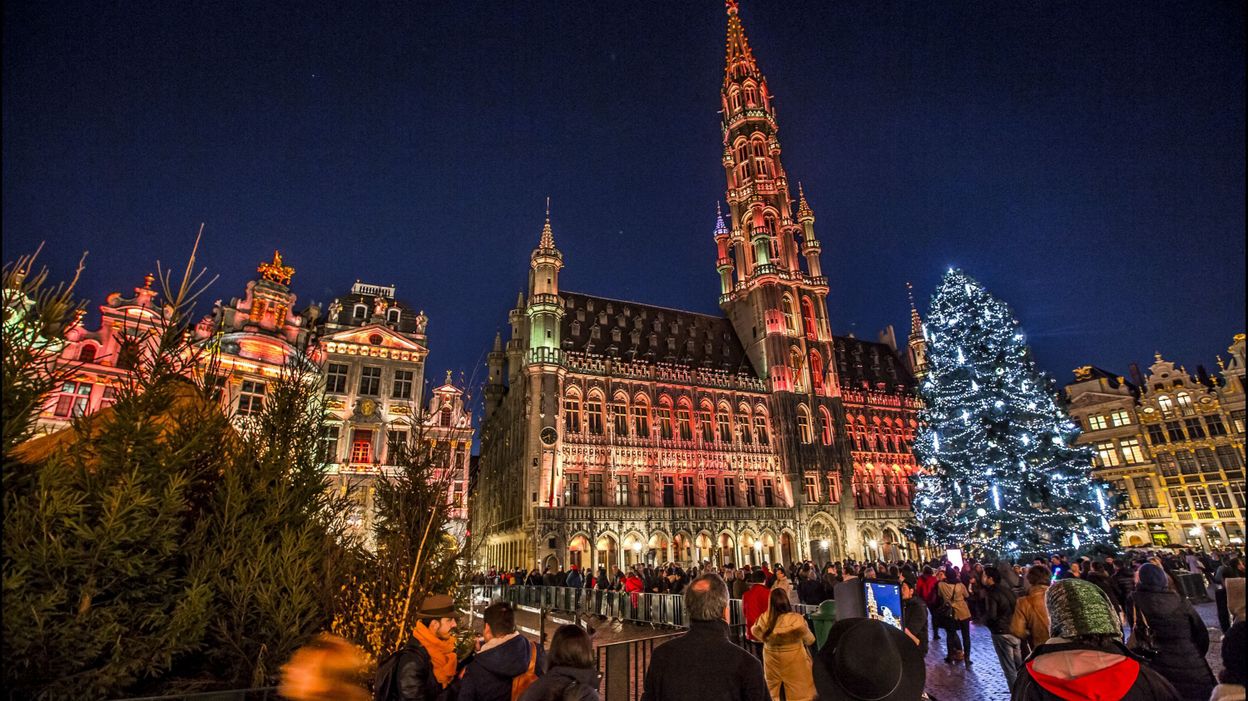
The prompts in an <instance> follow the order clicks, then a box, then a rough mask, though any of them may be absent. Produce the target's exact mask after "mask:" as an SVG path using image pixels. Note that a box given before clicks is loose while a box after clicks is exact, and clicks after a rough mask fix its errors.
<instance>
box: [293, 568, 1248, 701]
mask: <svg viewBox="0 0 1248 701" xmlns="http://www.w3.org/2000/svg"><path fill="white" fill-rule="evenodd" d="M1191 574H1194V575H1199V576H1200V577H1201V578H1202V583H1203V584H1205V585H1207V586H1212V587H1213V590H1214V593H1215V598H1216V601H1217V606H1218V619H1219V625H1220V627H1221V628H1222V630H1223V632H1224V638H1223V643H1222V657H1223V669H1222V672H1221V677H1220V678H1219V679H1215V678H1214V675H1213V672H1212V669H1211V668H1210V666H1209V664H1208V663H1207V661H1206V654H1207V653H1208V650H1209V646H1210V636H1209V632H1208V630H1207V628H1206V626H1205V623H1204V622H1203V620H1202V619H1201V618H1200V616H1199V615H1198V614H1197V612H1196V610H1195V609H1194V608H1193V607H1192V605H1191V603H1189V601H1188V598H1187V597H1186V596H1185V595H1184V594H1183V593H1181V592H1182V591H1183V588H1182V587H1181V586H1179V581H1178V579H1177V578H1178V577H1180V576H1183V575H1191ZM855 578H861V579H864V580H874V581H883V582H897V584H898V585H899V589H900V593H901V599H902V611H901V616H900V627H899V628H898V627H894V626H891V625H888V624H886V623H884V622H882V621H880V620H874V619H872V618H865V617H855V618H842V620H836V621H835V623H831V620H832V619H833V618H834V617H833V616H829V617H828V618H827V620H828V621H829V625H827V626H824V627H822V628H821V627H820V626H819V622H820V621H819V613H822V612H823V611H824V609H823V608H822V607H821V608H820V609H819V612H818V613H811V612H810V611H811V610H810V609H805V611H804V612H803V610H801V609H800V607H798V605H799V604H806V605H809V606H816V605H826V604H825V602H828V601H833V602H834V601H835V592H836V590H837V586H838V585H840V584H842V583H844V582H849V581H852V580H853V579H855ZM472 582H473V583H474V584H495V585H505V586H518V585H528V586H560V587H575V588H590V589H604V590H612V591H620V592H632V593H641V592H653V593H666V594H680V595H682V596H683V600H684V608H685V611H686V614H687V617H688V620H689V629H688V632H687V633H686V634H684V635H682V636H680V637H678V638H676V639H673V640H672V641H671V642H668V643H666V644H663V645H661V646H659V647H657V648H655V649H654V650H653V652H652V653H651V655H650V660H649V666H648V668H647V669H646V671H645V675H644V695H643V697H642V698H643V699H644V700H645V701H668V700H672V701H677V700H683V699H707V700H708V701H712V700H716V699H724V700H725V701H728V700H732V701H767V700H769V699H770V701H779V700H780V699H781V698H783V699H786V700H787V701H804V700H813V699H868V698H871V699H920V698H923V697H924V696H925V692H924V681H925V679H926V667H925V662H924V660H925V657H926V656H927V653H928V648H929V644H930V643H935V642H938V641H939V640H940V638H941V636H942V634H943V636H944V637H945V647H944V650H945V655H944V662H945V663H946V664H948V665H957V664H963V665H965V666H967V667H968V668H969V667H971V665H972V664H973V662H972V659H971V655H970V652H971V649H970V648H971V639H972V636H971V634H970V631H971V626H972V625H975V626H983V627H984V628H986V629H987V631H988V632H989V633H990V635H991V640H992V645H993V649H994V651H995V653H996V656H997V659H998V661H999V666H1000V668H1001V673H1002V675H1003V676H1004V678H1005V680H1006V683H1007V685H1008V686H1009V688H1010V689H1011V694H1012V697H1013V698H1014V699H1016V700H1019V701H1031V700H1033V699H1035V700H1040V699H1063V700H1067V701H1076V700H1082V699H1142V700H1150V699H1157V700H1166V701H1168V700H1170V699H1198V700H1200V701H1203V700H1204V699H1211V700H1212V701H1229V700H1232V699H1244V698H1245V696H1244V682H1245V676H1244V675H1245V660H1244V651H1243V644H1244V643H1243V639H1244V628H1245V623H1244V615H1245V611H1244V589H1243V584H1244V559H1243V557H1242V556H1238V555H1236V554H1234V553H1211V554H1196V553H1169V552H1167V553H1157V552H1137V553H1134V554H1132V555H1131V556H1129V557H1124V558H1114V557H1105V558H1101V559H1096V560H1093V559H1090V558H1078V559H1072V558H1070V557H1067V556H1065V555H1060V554H1058V555H1053V556H1052V557H1050V558H1048V559H1047V560H1046V559H1040V558H1037V559H1036V560H1034V561H1032V562H1030V563H1026V564H1022V563H1011V562H1006V561H996V562H992V563H987V562H977V561H975V560H968V561H967V562H965V563H964V564H961V565H960V566H957V565H954V564H953V563H951V562H948V561H932V562H929V563H926V564H923V563H915V562H910V561H906V562H894V563H884V562H869V563H859V562H854V561H843V562H832V563H825V564H823V565H816V564H815V563H813V562H802V563H794V564H793V565H790V566H787V567H786V566H769V565H768V564H762V565H759V566H742V567H733V566H731V565H725V566H723V567H718V568H717V567H713V566H712V565H710V564H709V563H702V564H701V565H699V566H694V567H682V566H680V565H678V564H669V565H667V566H663V567H655V566H648V565H637V566H634V567H631V568H629V570H628V571H623V570H621V569H618V568H617V569H616V570H615V571H614V572H613V573H611V574H608V572H607V570H606V569H605V568H598V570H597V571H592V572H582V571H581V570H580V568H577V567H573V568H570V569H569V570H567V571H560V570H557V569H555V570H550V569H548V570H546V571H544V572H537V571H536V570H531V571H525V570H517V571H506V572H502V571H490V572H481V573H478V574H477V575H476V576H474V577H473V578H472ZM730 598H735V599H741V601H742V604H741V606H742V610H743V612H744V617H745V624H746V626H745V629H746V638H747V640H748V642H742V641H734V640H733V639H732V637H731V636H730V634H729V627H728V620H729V604H730V602H729V600H730ZM828 610H829V611H830V610H831V609H828ZM482 616H483V620H484V626H483V629H482V631H481V632H480V635H479V637H478V638H477V641H476V646H475V651H474V652H472V653H471V654H469V655H468V656H467V657H466V658H465V659H462V660H461V659H458V658H457V657H456V655H455V652H454V641H455V636H456V629H457V625H458V621H457V616H456V613H455V611H454V607H453V602H452V600H451V598H450V597H445V596H433V597H429V598H427V599H426V601H425V602H424V603H423V604H422V606H421V609H420V622H419V623H418V624H417V625H416V626H415V628H414V630H413V632H412V637H411V641H410V642H409V643H408V644H407V645H406V646H405V647H404V648H403V649H402V650H400V651H398V652H397V653H396V654H394V655H392V656H391V657H390V658H388V659H387V660H385V661H384V662H383V663H382V664H381V665H380V666H379V668H378V669H377V671H376V675H375V681H374V683H373V689H374V692H373V694H374V695H373V698H375V699H381V700H389V699H400V700H402V701H452V700H457V701H477V700H482V701H516V700H517V699H521V700H522V701H546V700H550V701H556V700H559V701H563V700H569V701H595V700H597V699H598V693H599V679H600V677H599V670H598V669H596V658H595V655H594V651H593V641H592V630H586V629H584V628H581V627H578V626H575V625H566V626H562V627H560V628H559V629H558V630H557V631H556V632H555V634H554V636H553V637H552V638H551V641H550V646H549V649H548V650H545V649H543V648H542V646H540V645H537V644H535V643H532V642H530V641H528V640H527V639H526V638H524V637H523V636H522V635H520V633H518V632H517V630H516V624H515V610H514V608H513V607H512V606H511V605H510V604H508V603H506V602H496V603H493V604H491V605H490V606H489V607H487V608H486V609H485V610H484V612H483V614H482ZM812 623H813V624H814V625H812ZM1128 632H1129V635H1128ZM316 645H317V646H318V647H316V648H315V649H316V650H320V651H324V650H326V649H329V648H327V647H326V643H325V641H318V643H316ZM752 646H753V647H754V648H755V649H753V650H751V649H750V648H751V647H752ZM322 656H323V653H322ZM318 659H319V658H318ZM295 662H296V661H295V660H292V663H291V665H290V666H289V667H288V671H287V675H286V678H287V681H286V682H284V689H286V691H283V692H282V693H284V694H286V695H288V696H289V697H290V698H298V699H311V698H330V697H331V696H324V697H320V696H309V695H304V696H298V695H291V694H292V693H297V689H298V688H300V687H298V685H297V684H296V681H297V680H298V679H299V668H298V666H297V665H296V664H295ZM937 664H939V663H937ZM339 666H340V667H344V668H348V667H350V665H339ZM304 686H305V687H306V684H305V685H304ZM288 692H289V693H288ZM333 697H334V698H352V697H351V696H350V695H347V694H343V695H340V696H333ZM364 698H366V696H365V697H364Z"/></svg>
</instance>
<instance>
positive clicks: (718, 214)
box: [715, 200, 728, 236]
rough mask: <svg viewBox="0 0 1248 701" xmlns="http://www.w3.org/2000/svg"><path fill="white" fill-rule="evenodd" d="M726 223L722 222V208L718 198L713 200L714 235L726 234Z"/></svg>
mask: <svg viewBox="0 0 1248 701" xmlns="http://www.w3.org/2000/svg"><path fill="white" fill-rule="evenodd" d="M727 234H728V225H727V224H725V223H724V210H722V209H720V206H719V200H716V201H715V235H716V236H726V235H727Z"/></svg>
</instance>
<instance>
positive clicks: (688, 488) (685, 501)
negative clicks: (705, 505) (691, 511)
mask: <svg viewBox="0 0 1248 701" xmlns="http://www.w3.org/2000/svg"><path fill="white" fill-rule="evenodd" d="M680 503H681V505H682V506H694V505H695V504H694V493H693V477H690V476H685V477H681V478H680Z"/></svg>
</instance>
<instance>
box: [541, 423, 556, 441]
mask: <svg viewBox="0 0 1248 701" xmlns="http://www.w3.org/2000/svg"><path fill="white" fill-rule="evenodd" d="M557 440H559V432H558V431H556V430H555V429H553V428H551V427H550V426H547V427H546V428H543V429H542V442H543V443H545V444H546V445H554V444H555V441H557Z"/></svg>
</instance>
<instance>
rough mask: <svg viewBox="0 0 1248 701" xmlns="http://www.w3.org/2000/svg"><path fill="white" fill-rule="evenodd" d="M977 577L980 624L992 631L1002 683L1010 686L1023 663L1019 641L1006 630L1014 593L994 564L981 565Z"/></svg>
mask: <svg viewBox="0 0 1248 701" xmlns="http://www.w3.org/2000/svg"><path fill="white" fill-rule="evenodd" d="M981 581H982V582H983V593H984V626H986V627H987V628H988V630H989V631H990V632H991V633H992V647H993V649H994V650H996V652H997V661H998V662H1000V663H1001V672H1002V673H1003V674H1004V675H1005V683H1006V684H1007V685H1008V686H1014V680H1015V679H1017V678H1018V670H1019V668H1021V667H1022V666H1023V650H1022V641H1021V640H1019V639H1018V638H1016V637H1014V634H1013V633H1011V632H1010V621H1011V620H1013V618H1014V607H1015V605H1016V604H1017V603H1018V597H1016V596H1014V590H1013V589H1011V588H1010V587H1008V586H1006V585H1005V583H1004V582H1002V581H1001V571H1000V570H999V569H997V568H996V567H985V568H984V573H983V575H982V580H981Z"/></svg>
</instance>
